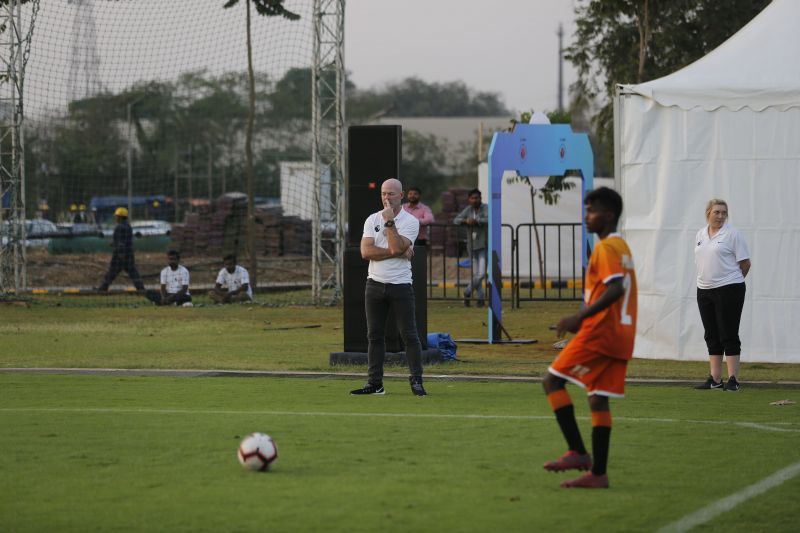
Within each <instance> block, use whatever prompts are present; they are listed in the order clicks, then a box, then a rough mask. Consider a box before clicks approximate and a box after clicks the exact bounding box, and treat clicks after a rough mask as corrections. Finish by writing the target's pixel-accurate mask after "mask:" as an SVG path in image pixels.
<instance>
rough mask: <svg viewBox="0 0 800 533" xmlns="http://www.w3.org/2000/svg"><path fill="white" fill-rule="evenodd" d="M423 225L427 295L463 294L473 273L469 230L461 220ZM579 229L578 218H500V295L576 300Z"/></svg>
mask: <svg viewBox="0 0 800 533" xmlns="http://www.w3.org/2000/svg"><path fill="white" fill-rule="evenodd" d="M426 231H427V247H428V280H427V284H428V299H429V300H454V301H455V300H461V299H463V298H464V289H465V288H466V286H467V284H468V283H469V281H470V280H471V279H473V277H474V273H475V271H474V268H475V266H474V265H473V264H472V262H471V258H470V254H469V249H470V244H471V243H470V241H471V239H472V234H471V232H469V231H467V230H466V228H465V227H464V226H456V225H454V224H441V223H438V224H431V225H430V226H429V227H428V228H427V230H426ZM581 234H582V233H581V224H580V223H579V222H577V223H537V224H532V223H527V224H519V225H517V226H516V227H514V226H511V225H510V224H503V225H502V242H503V245H502V248H503V251H502V253H503V265H504V272H505V275H504V276H503V290H502V291H501V299H502V300H503V301H506V302H510V303H511V305H512V307H519V306H520V304H521V303H522V302H531V301H547V300H561V301H563V300H580V299H581V298H582V295H583V265H582V256H581ZM537 243H538V244H537ZM484 283H485V278H484Z"/></svg>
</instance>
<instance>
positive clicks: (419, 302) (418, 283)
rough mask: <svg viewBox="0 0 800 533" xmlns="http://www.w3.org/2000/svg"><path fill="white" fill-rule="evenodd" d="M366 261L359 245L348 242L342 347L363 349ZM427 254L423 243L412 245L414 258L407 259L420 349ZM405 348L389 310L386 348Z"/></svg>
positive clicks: (425, 334) (425, 333) (424, 327)
mask: <svg viewBox="0 0 800 533" xmlns="http://www.w3.org/2000/svg"><path fill="white" fill-rule="evenodd" d="M368 268H369V262H368V261H365V260H363V259H362V258H361V249H360V247H355V246H348V247H347V248H346V249H345V253H344V280H343V281H344V283H343V285H344V294H343V297H344V298H343V305H344V351H345V352H364V353H366V351H367V317H366V313H365V311H364V288H365V287H366V284H367V269H368ZM427 268H428V254H427V249H426V248H425V247H424V246H416V247H414V259H412V261H411V272H412V276H413V279H414V283H413V288H414V300H415V301H414V304H415V313H416V321H417V333H418V334H419V340H420V342H421V343H422V348H423V350H424V349H425V348H427V339H428V297H427V292H426V282H427V279H428V276H427ZM404 350H405V347H404V346H403V342H402V339H401V338H400V333H399V332H398V330H397V320H396V318H395V316H394V313H392V312H390V313H389V316H388V318H387V319H386V351H387V353H388V352H402V351H404Z"/></svg>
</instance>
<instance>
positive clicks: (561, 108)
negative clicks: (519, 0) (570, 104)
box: [556, 23, 564, 111]
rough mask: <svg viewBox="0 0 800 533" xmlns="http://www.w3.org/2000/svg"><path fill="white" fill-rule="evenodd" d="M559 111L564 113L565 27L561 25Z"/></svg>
mask: <svg viewBox="0 0 800 533" xmlns="http://www.w3.org/2000/svg"><path fill="white" fill-rule="evenodd" d="M556 35H558V110H559V111H564V45H563V42H564V26H563V25H562V24H561V23H559V24H558V31H557V32H556Z"/></svg>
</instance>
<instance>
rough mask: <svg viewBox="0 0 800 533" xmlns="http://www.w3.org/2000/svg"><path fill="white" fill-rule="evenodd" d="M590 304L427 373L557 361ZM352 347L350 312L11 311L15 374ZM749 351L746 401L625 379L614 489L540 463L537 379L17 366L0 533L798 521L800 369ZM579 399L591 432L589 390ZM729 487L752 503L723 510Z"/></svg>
mask: <svg viewBox="0 0 800 533" xmlns="http://www.w3.org/2000/svg"><path fill="white" fill-rule="evenodd" d="M577 305H578V304H577V303H575V302H547V303H544V302H536V303H525V304H523V307H522V308H521V309H517V310H507V311H506V313H505V314H504V321H505V325H506V327H507V328H508V330H509V331H510V332H511V334H512V335H513V336H514V337H515V338H532V339H538V340H539V342H538V343H537V344H530V345H494V346H486V345H470V344H460V345H459V347H458V357H459V361H455V362H448V363H441V364H438V365H431V366H429V367H427V368H426V374H427V375H429V376H431V375H450V376H455V377H457V376H459V375H464V374H469V375H486V376H489V375H495V376H498V375H510V376H524V377H536V376H541V375H542V374H543V373H544V372H545V371H546V368H547V365H548V364H549V363H550V361H552V359H553V357H554V356H555V355H556V351H555V350H553V349H552V348H551V344H552V342H553V341H554V340H555V338H554V336H553V332H552V331H551V330H550V329H549V326H550V325H551V324H554V323H555V322H556V321H557V320H558V318H559V317H561V316H563V315H564V314H567V313H570V312H573V311H574V310H575V309H576V308H577ZM485 323H486V313H485V311H482V310H478V309H475V308H472V309H464V308H463V307H461V306H459V305H457V304H455V303H448V302H430V303H429V324H428V326H429V328H428V329H429V331H443V332H449V333H451V334H452V335H453V337H455V338H462V337H484V336H485V335H486V324H485ZM341 349H342V319H341V308H337V307H320V308H315V307H302V306H288V305H287V306H275V307H271V306H266V307H262V306H229V307H200V308H192V309H180V308H179V309H174V308H153V307H147V306H139V307H130V308H125V307H116V308H108V307H106V308H94V307H91V306H85V307H64V306H55V305H42V304H34V305H31V306H28V307H22V306H8V305H4V306H0V368H5V369H9V368H16V367H21V368H32V367H70V368H89V369H100V368H130V369H228V370H265V371H324V372H326V373H331V372H349V373H352V372H356V373H360V374H363V373H364V371H365V369H364V368H363V367H331V366H330V365H329V364H328V355H329V353H330V352H333V351H340V350H341ZM743 359H744V362H743V367H742V376H741V378H742V380H743V383H744V388H743V390H742V391H741V392H740V393H737V394H730V393H724V392H717V391H695V390H692V389H691V388H690V387H689V386H688V385H687V384H684V385H681V386H671V387H665V386H653V385H650V386H633V385H629V389H628V397H627V398H626V399H624V400H621V401H613V402H612V408H613V412H614V420H615V422H614V433H613V437H612V445H611V459H610V463H609V465H610V466H609V474H610V479H611V484H612V490H609V491H599V492H596V491H589V492H585V491H565V490H563V489H560V488H559V486H558V485H559V482H560V481H561V480H562V479H565V478H566V477H567V476H568V475H569V474H565V475H556V474H549V473H546V472H544V471H543V470H542V469H541V464H542V463H543V462H544V461H545V460H547V459H552V458H555V457H557V456H558V455H560V454H561V453H562V452H563V451H564V443H563V440H562V437H561V435H560V433H559V431H558V428H557V425H556V423H555V421H554V420H553V416H552V413H551V412H550V409H549V407H548V405H547V402H546V400H545V398H544V395H543V394H542V392H541V390H540V386H539V385H536V384H532V383H504V382H491V381H489V380H484V381H478V382H465V381H459V380H457V379H455V377H454V378H451V379H437V380H434V379H429V380H428V381H427V382H426V388H427V389H428V392H429V394H430V395H429V396H427V397H425V398H415V397H413V396H412V395H411V393H410V391H409V390H408V383H407V381H404V380H403V381H401V380H392V379H389V380H387V389H388V394H387V396H385V397H368V398H355V397H350V396H348V394H347V392H348V391H349V390H350V389H351V388H355V387H357V386H360V385H362V384H363V382H364V381H363V378H352V377H350V378H339V379H335V378H333V379H322V378H317V379H280V378H233V377H227V378H189V377H182V378H178V377H121V376H108V375H106V376H103V375H96V376H81V375H60V374H33V373H26V372H22V373H17V372H10V373H9V372H0V532H5V531H11V532H38V531H81V532H82V531H192V532H195V531H214V532H216V531H321V530H325V531H374V530H380V531H437V532H442V531H526V532H527V531H540V530H551V531H654V530H659V529H660V528H662V527H665V526H670V525H672V526H675V527H673V528H672V529H671V530H673V531H685V530H687V529H689V528H688V526H687V524H688V525H692V524H695V525H697V527H702V528H703V529H709V530H712V531H795V530H796V529H797V523H798V521H799V520H800V511H798V505H797V504H796V502H795V501H794V500H795V497H796V495H797V494H798V493H800V476H797V475H796V474H798V472H800V447H798V446H797V443H798V442H800V441H799V440H798V438H799V437H800V410H799V408H798V405H800V404H798V405H789V406H786V407H776V406H771V405H770V402H772V401H775V400H780V399H790V400H794V401H796V402H800V389H798V388H796V387H795V388H792V387H781V386H780V384H779V382H785V381H794V382H797V381H800V365H780V364H752V363H748V362H747V354H745V356H744V358H743ZM387 371H393V372H398V373H400V374H402V373H404V372H405V369H403V368H391V367H390V368H387ZM707 372H708V370H707V364H706V363H704V362H685V361H684V362H681V361H666V360H649V359H635V360H633V361H632V362H631V365H630V367H629V376H631V377H636V378H662V379H676V380H696V381H697V382H699V381H701V380H702V379H703V378H704V376H705V375H706V374H707ZM754 381H765V382H769V383H771V386H770V387H769V388H759V387H756V386H755V383H753V382H754ZM571 392H572V396H573V399H574V401H575V404H576V406H577V412H578V415H579V416H581V417H582V418H581V425H582V428H583V430H584V439H585V440H586V441H587V443H588V442H589V423H588V420H587V418H586V417H587V415H588V408H587V407H586V402H585V399H584V395H583V393H582V392H581V391H579V390H576V389H574V388H572V389H571ZM254 431H261V432H266V433H269V434H270V435H272V436H273V437H274V438H275V440H276V441H277V443H278V447H279V451H280V457H279V460H278V462H277V464H276V466H275V470H274V471H273V472H270V473H266V474H255V473H249V472H245V471H243V470H242V469H241V468H240V467H239V465H238V463H237V460H236V448H237V446H238V443H239V441H240V439H241V438H242V437H244V436H245V435H246V434H248V433H251V432H254ZM787 468H788V470H787ZM776 473H777V474H776ZM776 476H777V477H776ZM776 479H777V481H775V480H776ZM765 483H766V485H765ZM773 485H774V486H773ZM767 488H769V490H766V489H767ZM761 489H763V490H762V492H763V493H760V492H759V490H761ZM730 497H733V498H734V500H725V498H730ZM720 501H722V504H724V503H725V502H726V501H728V502H729V503H730V502H731V501H733V502H734V504H735V505H732V508H731V509H730V510H727V511H726V512H724V513H722V514H716V515H715V513H714V511H713V510H714V509H715V507H713V506H714V505H715V502H717V504H716V505H722V504H720V503H719V502H720ZM692 513H699V516H700V518H699V519H694V518H692V516H693V515H692ZM687 517H688V518H687ZM709 517H710V518H709ZM682 518H684V519H685V520H687V521H685V522H678V521H679V520H681V519H682ZM701 523H702V525H701Z"/></svg>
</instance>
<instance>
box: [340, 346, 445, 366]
mask: <svg viewBox="0 0 800 533" xmlns="http://www.w3.org/2000/svg"><path fill="white" fill-rule="evenodd" d="M441 362H442V354H441V353H439V350H438V349H436V348H427V349H425V350H422V364H423V365H431V364H436V363H441ZM330 364H331V366H336V365H366V364H367V354H366V352H331V355H330ZM384 364H386V365H408V359H406V352H386V360H385V363H384Z"/></svg>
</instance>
